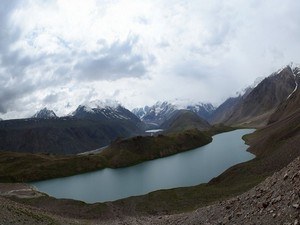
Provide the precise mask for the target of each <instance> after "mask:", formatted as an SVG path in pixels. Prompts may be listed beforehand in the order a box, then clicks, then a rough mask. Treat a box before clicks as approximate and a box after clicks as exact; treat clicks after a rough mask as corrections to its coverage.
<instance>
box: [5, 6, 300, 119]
mask: <svg viewBox="0 0 300 225" xmlns="http://www.w3.org/2000/svg"><path fill="white" fill-rule="evenodd" d="M299 12H300V1H299V0H285V1H282V0H265V1H261V0H248V1H246V0H245V1H241V0H223V1H222V0H210V1H207V0H186V1H185V0H149V1H148V0H143V1H141V0H136V1H135V0H120V1H119V0H98V1H97V0H72V1H70V0H45V1H33V0H20V1H15V0H0V78H1V79H0V117H1V118H5V119H8V118H21V117H27V116H30V115H32V114H34V112H35V111H37V110H39V109H41V108H43V107H45V106H47V107H48V108H50V109H53V110H54V111H55V112H56V113H57V114H58V115H64V114H67V113H69V112H71V111H72V110H74V109H75V108H76V107H77V106H78V105H79V104H83V103H85V102H89V101H92V100H96V99H100V100H105V99H114V100H117V101H119V102H121V103H122V104H123V105H124V106H125V107H128V108H129V109H132V108H133V107H136V106H144V105H146V104H148V105H151V104H153V103H155V102H156V101H158V100H160V101H163V100H171V101H174V100H176V101H182V102H212V103H213V104H215V105H218V104H220V103H221V102H222V101H224V100H225V99H226V98H227V97H229V96H232V95H234V94H235V93H236V92H237V91H239V90H241V89H243V88H244V87H246V86H247V85H250V84H251V83H253V82H254V80H255V79H256V78H257V77H261V76H268V75H269V74H270V73H272V72H274V71H276V70H278V69H279V68H281V67H282V66H284V65H286V64H288V63H290V62H291V61H293V62H299V61H300V58H299V56H300V44H299V40H300V13H299Z"/></svg>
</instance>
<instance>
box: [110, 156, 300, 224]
mask: <svg viewBox="0 0 300 225" xmlns="http://www.w3.org/2000/svg"><path fill="white" fill-rule="evenodd" d="M126 220H127V221H128V222H127V221H126ZM126 220H125V221H124V222H123V224H126V223H130V224H207V225H210V224H290V225H292V224H295V225H297V224H300V158H299V157H298V158H297V159H295V160H294V161H293V162H292V163H290V164H289V165H288V166H287V167H285V168H283V169H282V170H281V171H279V172H277V173H275V174H274V175H273V176H271V177H269V178H267V179H266V180H265V181H263V182H262V183H261V184H259V185H257V186H256V187H254V188H252V189H251V190H250V191H248V192H246V193H244V194H242V195H240V196H237V197H235V198H231V199H228V200H226V201H221V202H219V203H217V204H215V205H211V206H208V207H204V208H199V209H197V210H195V211H193V212H190V213H183V214H178V215H171V216H170V215H168V216H159V217H151V218H143V217H142V218H126ZM118 222H120V221H118ZM118 222H115V221H114V222H113V223H112V224H118Z"/></svg>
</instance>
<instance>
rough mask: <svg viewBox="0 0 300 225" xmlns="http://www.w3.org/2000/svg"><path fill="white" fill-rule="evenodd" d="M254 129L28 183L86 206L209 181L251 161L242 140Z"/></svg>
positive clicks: (237, 131) (52, 194) (250, 155)
mask: <svg viewBox="0 0 300 225" xmlns="http://www.w3.org/2000/svg"><path fill="white" fill-rule="evenodd" d="M253 131H254V129H241V130H235V131H231V132H226V133H222V134H217V135H215V136H213V141H212V142H211V143H210V144H208V145H205V146H202V147H199V148H195V149H193V150H190V151H187V152H182V153H179V154H176V155H172V156H169V157H165V158H161V159H156V160H152V161H147V162H144V163H141V164H138V165H135V166H131V167H127V168H120V169H102V170H99V171H95V172H90V173H85V174H80V175H75V176H71V177H64V178H57V179H51V180H45V181H39V182H33V183H31V184H32V185H34V186H35V187H37V189H38V190H39V191H41V192H45V193H47V194H49V195H51V196H53V197H56V198H69V199H76V200H81V201H84V202H87V203H95V202H105V201H113V200H117V199H121V198H126V197H129V196H137V195H143V194H146V193H149V192H152V191H155V190H159V189H168V188H175V187H187V186H193V185H197V184H201V183H205V182H208V181H209V180H211V179H212V178H213V177H216V176H218V175H219V174H221V173H222V172H223V171H225V170H226V169H228V168H229V167H231V166H233V165H235V164H237V163H241V162H245V161H248V160H250V159H253V158H254V157H255V156H254V155H253V154H251V153H249V152H247V151H246V150H247V148H248V146H247V145H245V143H244V141H243V140H242V136H243V135H244V134H248V133H252V132H253Z"/></svg>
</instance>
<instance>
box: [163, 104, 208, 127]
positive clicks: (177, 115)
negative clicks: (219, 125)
mask: <svg viewBox="0 0 300 225" xmlns="http://www.w3.org/2000/svg"><path fill="white" fill-rule="evenodd" d="M210 127H211V126H210V124H209V123H208V122H207V121H206V120H204V119H202V118H201V117H199V116H198V115H197V114H196V113H194V112H192V111H190V110H186V109H181V110H176V111H174V112H173V113H172V114H171V115H170V117H169V118H168V119H166V120H165V121H164V122H163V123H162V124H161V126H160V128H161V129H164V131H165V132H181V131H183V130H189V129H198V130H201V131H203V130H208V129H209V128H210Z"/></svg>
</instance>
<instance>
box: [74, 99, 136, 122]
mask: <svg viewBox="0 0 300 225" xmlns="http://www.w3.org/2000/svg"><path fill="white" fill-rule="evenodd" d="M71 116H72V117H75V118H79V119H92V120H130V121H132V122H135V123H140V122H141V121H140V119H139V118H138V117H137V116H136V115H134V114H133V113H132V112H130V111H129V110H128V109H126V108H124V107H123V106H121V105H120V104H117V103H115V104H108V105H106V104H105V103H103V102H100V101H96V102H92V103H89V104H87V105H80V106H78V108H77V109H76V110H75V111H74V112H73V113H71Z"/></svg>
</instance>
